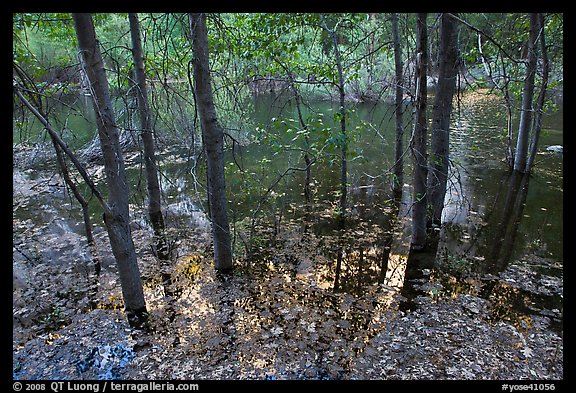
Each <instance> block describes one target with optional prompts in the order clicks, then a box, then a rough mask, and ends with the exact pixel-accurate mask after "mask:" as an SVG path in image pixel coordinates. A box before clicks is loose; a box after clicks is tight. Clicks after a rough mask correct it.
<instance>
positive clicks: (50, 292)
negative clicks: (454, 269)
mask: <svg viewBox="0 0 576 393" xmlns="http://www.w3.org/2000/svg"><path fill="white" fill-rule="evenodd" d="M59 183H60V180H59V179H57V178H56V177H55V178H53V179H42V178H34V176H31V174H30V173H25V172H18V171H16V170H15V171H14V180H13V184H14V196H13V207H14V212H15V218H14V219H13V228H14V230H13V244H14V249H13V377H14V378H15V379H530V380H534V379H543V380H549V379H556V380H558V379H563V348H564V346H563V332H562V328H561V327H560V328H558V327H554V326H553V320H554V318H556V317H558V314H561V311H560V310H557V309H551V310H539V312H536V313H534V314H532V315H530V316H529V317H523V318H518V319H515V320H506V319H502V318H495V317H494V315H495V313H494V310H495V308H496V307H498V305H497V304H496V302H497V299H493V300H487V299H483V298H481V297H480V296H476V295H474V294H469V293H459V294H458V293H451V294H450V295H446V296H439V293H440V292H439V291H438V288H439V286H441V284H439V283H436V284H435V287H434V288H435V290H430V291H428V292H425V294H424V295H418V296H416V297H415V298H414V299H413V302H414V303H415V305H416V307H415V308H414V309H413V310H411V311H402V307H401V304H402V302H403V301H405V300H406V299H405V298H404V297H403V296H402V294H401V292H400V291H399V290H398V289H397V288H393V287H390V286H387V285H384V284H374V285H368V286H366V287H365V288H364V289H363V290H362V291H359V293H347V292H338V291H333V290H332V289H331V288H330V286H329V285H328V284H327V282H328V280H327V277H326V274H327V273H326V272H327V271H328V270H327V269H325V267H326V266H327V264H328V263H329V261H328V259H327V258H326V257H324V256H322V255H320V254H319V252H318V250H319V243H320V242H321V241H322V239H319V238H317V237H314V236H310V237H309V238H307V240H306V241H305V242H302V241H301V240H302V239H297V238H296V237H295V236H290V237H288V238H286V239H283V241H282V242H281V248H280V249H277V250H276V251H275V257H274V258H272V259H270V260H269V261H268V262H267V263H262V264H259V265H251V266H242V268H238V269H236V270H235V272H234V274H233V275H231V276H219V275H217V274H216V273H215V272H214V268H213V266H212V264H211V262H210V260H209V258H206V257H205V255H209V252H208V250H209V245H210V243H209V234H208V232H207V231H206V229H205V228H196V229H190V228H189V229H187V230H188V233H187V234H186V238H187V239H194V241H193V242H192V241H190V243H187V242H186V241H185V240H184V241H182V242H181V244H180V247H179V250H180V257H179V258H178V263H177V264H176V265H175V266H174V270H173V272H172V273H173V278H174V280H175V282H174V284H173V289H176V290H177V291H176V292H177V294H176V295H175V296H173V297H166V296H164V291H163V287H162V284H161V282H160V280H159V278H158V276H159V274H158V267H157V262H156V261H155V260H154V257H153V256H152V254H151V252H150V231H149V230H147V229H146V228H144V227H141V226H139V225H137V224H136V223H135V224H134V225H133V238H134V239H135V245H136V248H137V253H138V257H139V263H140V267H141V271H142V276H143V280H144V287H145V295H146V300H147V307H148V311H149V313H150V318H151V327H152V330H151V331H150V332H143V331H135V330H133V329H131V328H130V327H129V326H128V324H127V321H126V318H125V316H124V314H123V312H122V310H121V308H122V297H121V291H120V287H119V283H118V280H117V273H116V271H115V266H114V263H113V258H112V256H111V255H110V254H109V253H106V252H104V251H103V250H107V249H109V246H108V245H107V237H106V233H105V231H104V230H103V229H102V228H99V227H97V228H96V229H95V236H96V240H97V243H98V246H99V247H98V248H99V250H101V255H100V257H101V260H102V264H103V270H102V273H101V274H100V277H99V278H98V280H96V278H95V277H94V275H93V274H92V272H91V270H92V268H91V264H90V256H89V253H88V252H87V249H86V246H85V244H86V242H85V240H84V237H83V236H82V235H80V233H82V231H81V228H79V227H77V226H78V224H74V222H75V220H72V219H67V218H66V217H60V218H58V216H56V215H55V214H54V207H53V206H52V205H51V204H50V203H49V201H52V200H53V199H54V198H56V199H57V200H59V201H61V202H62V204H65V202H66V200H67V199H66V197H64V194H63V192H62V185H61V184H59ZM52 203H53V202H52ZM27 212H28V213H27ZM16 214H17V216H16ZM39 221H42V222H44V224H42V225H40V224H39ZM536 264H538V265H550V264H552V262H551V261H548V260H546V259H545V258H540V257H536V256H527V257H526V258H524V259H523V260H522V261H517V262H516V263H514V264H511V265H510V267H509V268H508V269H507V270H506V271H505V272H503V273H502V274H501V275H500V276H499V277H496V278H494V277H492V278H491V280H496V282H497V283H498V284H500V285H507V286H508V288H510V290H511V291H514V290H516V291H517V290H520V289H521V290H522V291H533V292H539V293H538V294H539V295H546V294H547V293H548V292H551V293H556V294H560V295H561V294H562V279H561V278H560V279H558V278H556V277H552V276H547V275H542V274H537V275H536V274H529V272H527V270H526V269H529V268H530V266H535V265H536ZM486 282H487V281H485V280H484V281H483V280H482V277H480V278H477V279H476V280H475V281H474V283H475V284H474V285H477V286H482V285H485V283H486ZM492 282H493V281H492ZM424 285H426V284H424Z"/></svg>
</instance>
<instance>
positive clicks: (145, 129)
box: [128, 13, 169, 261]
mask: <svg viewBox="0 0 576 393" xmlns="http://www.w3.org/2000/svg"><path fill="white" fill-rule="evenodd" d="M128 19H129V20H130V35H131V37H132V57H133V58H134V72H135V76H136V98H137V102H138V112H139V115H140V127H141V129H142V130H141V136H142V144H143V147H144V166H145V167H146V184H147V189H148V215H149V216H150V222H151V223H152V228H153V229H154V235H155V237H156V251H157V253H158V257H159V258H160V260H161V261H166V260H168V259H169V255H168V247H167V244H166V240H165V237H164V228H165V226H164V217H163V216H162V205H161V200H160V198H161V193H160V182H159V181H158V166H157V165H156V156H155V154H156V153H155V150H156V148H155V146H154V130H153V125H152V114H151V112H150V106H149V104H148V90H147V83H146V72H145V69H144V54H143V52H142V40H141V38H140V22H139V21H138V14H136V13H129V14H128Z"/></svg>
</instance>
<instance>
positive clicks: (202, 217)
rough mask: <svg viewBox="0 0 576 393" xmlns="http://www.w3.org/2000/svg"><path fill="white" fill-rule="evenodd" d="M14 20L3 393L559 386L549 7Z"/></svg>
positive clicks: (557, 29)
mask: <svg viewBox="0 0 576 393" xmlns="http://www.w3.org/2000/svg"><path fill="white" fill-rule="evenodd" d="M12 22H13V36H12V39H13V81H12V83H13V132H12V136H13V142H12V155H13V156H12V162H13V169H12V177H13V180H12V204H13V216H12V217H13V220H12V223H13V224H12V228H13V230H12V241H13V248H12V255H13V257H12V272H13V273H12V282H13V284H12V294H13V297H12V299H13V300H12V311H13V322H12V379H14V380H381V381H382V380H463V379H464V380H528V381H530V380H540V381H544V382H547V383H548V382H558V383H559V382H561V380H563V379H564V375H563V320H564V319H563V217H564V214H563V99H562V98H563V15H562V14H554V13H506V14H497V13H458V14H457V13H413V14H407V13H367V14H352V13H328V14H322V13H207V14H202V13H199V14H196V13H191V14H180V13H139V14H136V13H127V14H123V13H98V14H82V13H71V14H69V13H14V14H13V15H12ZM14 386H16V385H14ZM20 386H21V385H20ZM199 386H200V388H202V385H201V384H200V385H199ZM538 386H544V385H538ZM547 386H549V387H550V385H547ZM15 389H16V388H15ZM498 390H500V389H499V387H498ZM540 390H542V388H541V389H540Z"/></svg>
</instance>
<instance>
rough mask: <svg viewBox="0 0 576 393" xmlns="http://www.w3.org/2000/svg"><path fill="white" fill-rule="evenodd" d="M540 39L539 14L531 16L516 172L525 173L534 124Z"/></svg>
mask: <svg viewBox="0 0 576 393" xmlns="http://www.w3.org/2000/svg"><path fill="white" fill-rule="evenodd" d="M537 38H538V14H535V13H532V14H530V36H529V38H528V62H527V64H526V77H525V79H524V91H523V93H522V109H521V112H520V126H519V127H518V139H517V141H516V155H515V157H514V170H515V171H518V172H522V173H524V171H525V170H526V159H527V155H528V137H529V134H530V126H531V124H532V110H533V108H532V100H533V96H534V76H535V74H536V40H537Z"/></svg>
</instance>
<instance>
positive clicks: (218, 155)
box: [190, 14, 232, 271]
mask: <svg viewBox="0 0 576 393" xmlns="http://www.w3.org/2000/svg"><path fill="white" fill-rule="evenodd" d="M190 30H191V33H192V45H193V50H194V59H193V65H194V93H195V95H196V103H197V107H198V112H199V114H200V123H201V125H202V135H203V140H204V146H205V148H206V161H207V177H208V200H209V203H210V217H211V219H212V235H213V239H214V266H215V268H216V269H217V270H219V271H229V270H231V269H232V244H231V242H230V225H229V222H228V208H227V202H226V182H225V179H224V130H222V127H221V126H220V125H219V124H218V118H217V115H216V108H215V107H214V99H213V96H212V83H211V79H210V68H209V61H208V60H209V59H208V53H209V52H208V29H207V27H206V15H205V14H190Z"/></svg>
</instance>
